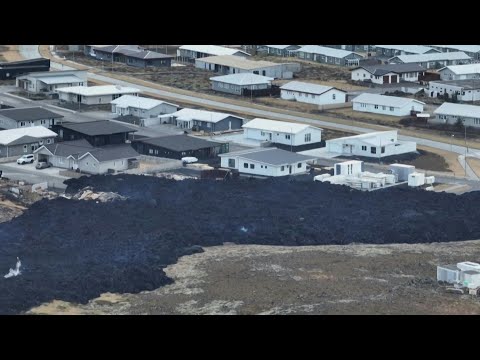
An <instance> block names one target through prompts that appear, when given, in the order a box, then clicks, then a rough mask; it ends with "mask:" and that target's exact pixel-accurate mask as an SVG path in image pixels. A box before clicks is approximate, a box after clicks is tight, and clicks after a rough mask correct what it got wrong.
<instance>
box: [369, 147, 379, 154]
mask: <svg viewBox="0 0 480 360" xmlns="http://www.w3.org/2000/svg"><path fill="white" fill-rule="evenodd" d="M370 152H371V153H372V154H376V153H377V148H376V147H375V146H372V147H371V148H370Z"/></svg>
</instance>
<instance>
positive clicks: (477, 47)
mask: <svg viewBox="0 0 480 360" xmlns="http://www.w3.org/2000/svg"><path fill="white" fill-rule="evenodd" d="M432 46H437V47H440V48H447V49H454V50H458V51H465V52H480V45H432Z"/></svg>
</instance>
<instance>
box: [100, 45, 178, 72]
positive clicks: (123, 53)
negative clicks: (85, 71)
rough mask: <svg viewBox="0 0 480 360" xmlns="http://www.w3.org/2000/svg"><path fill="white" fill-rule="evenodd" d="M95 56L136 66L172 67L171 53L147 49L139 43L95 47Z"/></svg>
mask: <svg viewBox="0 0 480 360" xmlns="http://www.w3.org/2000/svg"><path fill="white" fill-rule="evenodd" d="M94 54H95V58H96V59H98V60H104V61H113V62H119V63H123V64H126V65H130V66H135V67H141V68H146V67H152V66H155V67H159V66H166V67H170V66H171V63H172V59H173V58H174V57H173V56H171V55H166V54H160V53H158V52H155V51H150V50H145V49H143V48H141V47H139V46H138V45H107V46H102V47H96V48H94Z"/></svg>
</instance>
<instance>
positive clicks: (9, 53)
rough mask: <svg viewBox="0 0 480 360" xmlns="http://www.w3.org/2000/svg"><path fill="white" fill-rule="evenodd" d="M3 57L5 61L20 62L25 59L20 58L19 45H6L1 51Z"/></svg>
mask: <svg viewBox="0 0 480 360" xmlns="http://www.w3.org/2000/svg"><path fill="white" fill-rule="evenodd" d="M1 56H2V58H3V59H4V61H8V62H10V61H19V60H23V57H22V56H20V53H19V52H18V45H4V46H2V49H1Z"/></svg>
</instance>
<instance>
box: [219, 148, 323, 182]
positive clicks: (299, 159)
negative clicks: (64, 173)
mask: <svg viewBox="0 0 480 360" xmlns="http://www.w3.org/2000/svg"><path fill="white" fill-rule="evenodd" d="M219 156H220V159H221V167H222V168H228V169H236V170H238V171H239V172H240V173H241V174H244V175H250V176H261V177H271V176H275V177H276V176H286V175H298V174H305V173H307V171H308V168H307V161H313V160H315V157H311V156H305V155H300V154H297V153H294V152H290V151H286V150H280V149H277V148H256V149H249V150H242V151H236V152H231V153H227V154H220V155H219Z"/></svg>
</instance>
